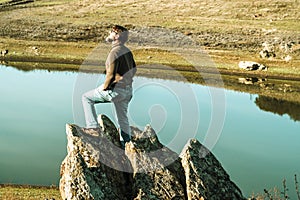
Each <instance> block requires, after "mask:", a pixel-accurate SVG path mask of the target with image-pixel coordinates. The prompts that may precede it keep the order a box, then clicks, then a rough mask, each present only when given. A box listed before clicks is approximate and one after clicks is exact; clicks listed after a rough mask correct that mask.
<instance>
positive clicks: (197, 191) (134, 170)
mask: <svg viewBox="0 0 300 200" xmlns="http://www.w3.org/2000/svg"><path fill="white" fill-rule="evenodd" d="M98 121H99V122H100V125H101V127H102V128H101V129H85V128H81V127H79V126H77V125H74V124H67V125H66V129H67V130H66V132H67V139H68V145H67V150H68V153H67V156H66V157H65V159H64V161H63V162H62V165H61V179H60V192H61V196H62V199H64V200H65V199H67V200H79V199H95V200H106V199H107V200H111V199H117V200H123V199H124V200H127V199H134V200H142V199H143V200H148V199H149V200H150V199H153V200H156V199H157V200H158V199H174V200H176V199H178V200H184V199H190V200H192V199H212V200H214V199H244V198H243V196H242V194H241V191H240V190H239V189H238V187H237V186H236V185H235V184H234V183H233V182H232V181H231V180H230V178H229V175H228V174H227V173H226V172H225V170H224V169H223V168H222V166H221V164H220V163H219V162H218V161H217V159H216V158H215V157H214V156H213V154H212V153H211V152H209V150H208V149H206V148H205V147H204V146H202V145H201V144H200V143H199V142H198V141H197V140H195V139H192V140H190V141H189V143H188V144H187V145H186V146H185V148H184V150H183V151H182V153H181V154H180V156H179V155H178V154H177V153H175V152H173V151H172V150H170V149H169V148H167V147H166V146H164V145H163V144H161V143H160V142H159V139H158V137H157V135H156V133H155V131H154V130H153V129H152V128H151V127H150V126H149V125H148V126H146V127H145V129H144V130H143V131H141V130H139V129H138V128H135V127H132V140H131V141H130V142H128V143H126V145H125V151H124V150H123V149H121V144H120V141H119V134H118V131H117V129H116V127H115V126H114V124H113V123H112V122H111V121H110V119H109V118H107V117H106V116H104V115H102V116H100V117H98Z"/></svg>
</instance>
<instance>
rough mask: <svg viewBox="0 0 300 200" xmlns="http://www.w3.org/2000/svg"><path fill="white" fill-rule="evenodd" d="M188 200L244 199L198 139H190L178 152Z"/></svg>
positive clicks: (219, 164)
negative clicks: (183, 172)
mask: <svg viewBox="0 0 300 200" xmlns="http://www.w3.org/2000/svg"><path fill="white" fill-rule="evenodd" d="M180 158H181V159H182V161H181V162H182V166H183V168H184V171H185V178H186V191H187V197H188V199H189V200H192V199H203V200H204V199H209V200H220V199H230V200H239V199H245V198H244V197H243V195H242V192H241V190H240V189H239V188H238V187H237V186H236V185H235V184H234V183H233V182H232V181H231V180H230V178H229V175H228V174H227V173H226V171H225V170H224V168H223V167H222V165H221V163H220V162H219V161H218V160H217V159H216V157H215V156H214V155H213V154H212V153H211V152H210V151H209V150H208V149H207V148H206V147H204V146H203V145H202V144H200V142H199V141H197V140H196V139H191V140H189V142H188V143H187V144H186V146H185V147H184V149H183V150H182V152H181V154H180Z"/></svg>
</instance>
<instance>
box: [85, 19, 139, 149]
mask: <svg viewBox="0 0 300 200" xmlns="http://www.w3.org/2000/svg"><path fill="white" fill-rule="evenodd" d="M127 40H128V30H127V29H126V28H125V27H122V26H119V25H115V26H113V27H112V30H111V31H110V34H109V36H108V37H107V38H106V41H107V42H111V43H112V49H111V51H110V53H109V54H108V57H107V59H106V63H105V65H106V76H105V81H104V83H103V84H102V85H101V86H99V87H98V88H96V89H94V90H91V91H89V92H87V93H85V94H83V96H82V104H83V108H84V114H85V121H86V126H87V128H92V129H96V130H97V129H98V128H99V124H98V122H97V115H96V110H95V106H94V104H96V103H106V102H112V103H113V104H114V106H115V109H116V114H117V119H118V124H119V126H120V134H121V137H122V139H121V143H122V145H123V146H124V145H125V142H128V141H130V139H131V130H130V126H129V122H128V117H127V110H128V104H129V102H130V100H131V98H132V79H133V76H134V75H135V73H136V64H135V61H134V58H133V55H132V52H131V51H130V50H129V49H128V48H127V47H126V46H125V42H126V41H127Z"/></svg>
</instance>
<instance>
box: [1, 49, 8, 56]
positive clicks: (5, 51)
mask: <svg viewBox="0 0 300 200" xmlns="http://www.w3.org/2000/svg"><path fill="white" fill-rule="evenodd" d="M6 54H8V50H7V49H5V50H2V51H1V56H2V57H4V56H6Z"/></svg>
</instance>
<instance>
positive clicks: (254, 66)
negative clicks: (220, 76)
mask: <svg viewBox="0 0 300 200" xmlns="http://www.w3.org/2000/svg"><path fill="white" fill-rule="evenodd" d="M239 68H241V69H245V70H249V71H252V70H267V67H266V66H265V65H263V64H260V63H257V62H253V61H240V62H239Z"/></svg>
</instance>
